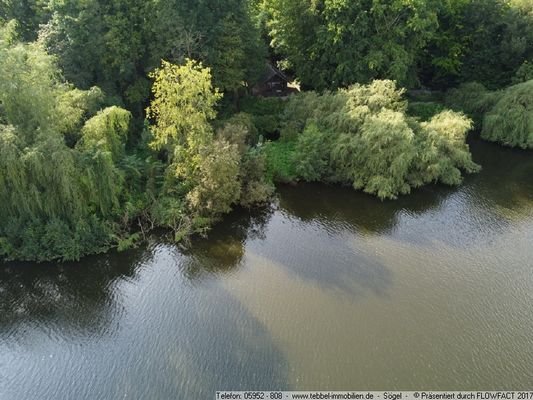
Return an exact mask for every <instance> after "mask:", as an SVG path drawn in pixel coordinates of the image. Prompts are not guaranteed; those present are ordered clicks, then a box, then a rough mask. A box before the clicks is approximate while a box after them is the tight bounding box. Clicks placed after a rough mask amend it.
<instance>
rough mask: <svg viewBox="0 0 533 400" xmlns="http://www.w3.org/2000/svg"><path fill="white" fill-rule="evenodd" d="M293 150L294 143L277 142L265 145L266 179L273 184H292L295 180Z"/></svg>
mask: <svg viewBox="0 0 533 400" xmlns="http://www.w3.org/2000/svg"><path fill="white" fill-rule="evenodd" d="M294 149H295V143H294V142H288V141H278V142H267V143H266V144H265V146H264V151H265V157H266V165H267V166H266V177H267V179H269V180H270V181H273V182H293V181H295V180H296V179H297V173H296V166H295V161H294Z"/></svg>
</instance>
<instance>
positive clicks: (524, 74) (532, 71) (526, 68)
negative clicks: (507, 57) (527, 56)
mask: <svg viewBox="0 0 533 400" xmlns="http://www.w3.org/2000/svg"><path fill="white" fill-rule="evenodd" d="M532 79H533V62H527V61H524V63H523V64H522V65H521V66H520V68H518V70H517V71H516V73H515V76H514V77H513V83H514V84H515V85H516V84H518V83H522V82H527V81H530V80H532Z"/></svg>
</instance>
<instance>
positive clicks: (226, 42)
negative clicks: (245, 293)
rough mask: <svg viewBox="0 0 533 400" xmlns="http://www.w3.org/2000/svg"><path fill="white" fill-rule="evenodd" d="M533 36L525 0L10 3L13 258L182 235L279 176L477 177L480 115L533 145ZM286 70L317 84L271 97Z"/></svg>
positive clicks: (392, 186)
mask: <svg viewBox="0 0 533 400" xmlns="http://www.w3.org/2000/svg"><path fill="white" fill-rule="evenodd" d="M532 43H533V6H532V5H531V3H530V2H529V1H523V0H488V1H487V0H483V1H481V0H453V1H449V2H434V1H432V0H417V1H405V0H372V1H367V2H362V1H348V0H341V1H336V2H323V1H318V2H309V1H305V0H283V1H281V0H224V1H220V0H217V1H214V0H213V1H211V0H209V1H205V2H197V1H188V0H165V1H160V0H158V1H156V0H150V1H139V0H113V1H111V2H109V1H101V0H89V1H79V0H64V1H47V0H28V1H24V2H12V1H2V0H0V202H1V206H0V220H1V224H0V258H4V259H7V260H30V261H46V260H54V259H60V260H73V259H79V258H80V257H83V256H85V255H88V254H93V253H98V252H102V251H106V250H107V249H109V248H112V247H116V248H118V249H119V250H122V249H126V248H128V247H131V246H135V245H136V244H137V243H139V242H140V241H142V240H143V239H144V238H146V235H147V234H148V232H150V231H151V230H153V229H155V228H158V227H161V228H167V229H169V230H170V231H172V232H173V234H174V238H175V239H176V240H177V241H181V240H184V239H185V238H187V237H188V236H189V235H190V234H194V233H200V234H204V233H206V232H207V231H208V229H209V227H210V226H212V225H213V224H214V223H215V222H216V221H218V220H220V218H221V217H222V216H223V215H224V214H226V213H227V212H229V211H230V210H231V209H232V208H234V207H236V206H243V207H253V206H255V205H257V204H262V203H265V202H266V201H268V200H269V198H270V197H271V196H272V194H273V192H274V184H275V183H278V182H297V181H320V182H326V183H334V184H342V185H349V186H352V187H353V188H354V189H358V190H364V191H365V192H367V193H369V194H371V195H376V196H377V197H379V198H380V199H394V198H396V197H398V196H399V195H403V194H407V193H409V192H410V191H411V190H412V189H414V188H417V187H420V186H422V185H426V184H431V183H443V184H447V185H457V184H460V183H461V181H462V179H463V176H464V175H465V174H467V173H474V172H477V171H479V169H480V166H479V165H476V164H475V163H474V162H473V161H472V157H471V154H470V151H469V147H468V145H467V142H466V140H467V135H468V133H469V131H471V130H472V128H473V127H475V129H476V130H479V131H480V132H481V137H482V138H484V139H486V140H490V141H494V142H498V143H500V144H503V145H506V146H513V147H520V148H523V149H532V148H533V98H532V93H533V86H532V83H533V81H532V80H531V79H532V78H533V75H532V71H533V69H532V67H531V66H532V65H533V45H532ZM267 64H270V65H274V66H277V67H279V68H281V69H283V70H284V71H285V74H283V75H282V76H283V79H285V78H286V76H291V77H293V78H294V79H295V80H296V81H297V82H298V83H299V87H301V89H302V93H299V94H294V95H291V96H290V97H289V98H288V99H281V98H277V97H270V98H263V97H257V96H255V97H254V96H251V94H252V93H253V92H254V87H255V85H257V84H262V83H263V79H264V76H265V67H266V65H267ZM269 71H272V69H270V70H269ZM297 86H298V85H297ZM405 88H406V89H408V90H407V93H406V89H405ZM452 110H453V111H452Z"/></svg>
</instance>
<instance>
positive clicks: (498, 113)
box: [481, 80, 533, 149]
mask: <svg viewBox="0 0 533 400" xmlns="http://www.w3.org/2000/svg"><path fill="white" fill-rule="evenodd" d="M481 137H482V138H483V139H486V140H490V141H491V142H498V143H501V144H503V145H505V146H511V147H520V148H523V149H533V80H530V81H527V82H524V83H520V84H518V85H515V86H511V87H509V88H507V89H505V90H504V91H503V93H502V94H501V96H500V99H499V100H498V101H497V102H496V104H495V105H494V107H492V108H491V109H490V110H489V111H488V112H487V113H486V114H485V117H484V118H483V129H482V130H481Z"/></svg>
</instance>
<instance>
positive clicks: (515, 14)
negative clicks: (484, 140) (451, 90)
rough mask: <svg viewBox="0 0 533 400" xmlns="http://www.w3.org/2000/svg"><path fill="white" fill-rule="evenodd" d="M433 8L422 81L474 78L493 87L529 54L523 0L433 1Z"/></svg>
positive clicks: (529, 28)
mask: <svg viewBox="0 0 533 400" xmlns="http://www.w3.org/2000/svg"><path fill="white" fill-rule="evenodd" d="M435 10H436V11H437V14H438V20H439V29H438V31H437V32H436V34H435V35H433V36H432V37H431V38H430V41H429V43H428V45H427V47H426V49H425V52H424V56H423V59H422V60H421V61H420V63H419V65H420V66H419V77H420V79H421V81H422V82H423V83H424V84H426V85H430V86H433V87H444V88H446V87H450V86H455V85H457V84H459V83H464V82H471V81H478V82H481V83H482V84H483V85H485V86H487V87H489V88H493V89H494V88H501V87H505V86H507V85H508V84H510V83H511V80H512V78H513V76H514V75H515V72H516V71H517V69H519V67H520V65H522V63H523V62H524V61H525V60H531V59H532V57H533V46H532V43H533V13H532V12H531V2H530V1H528V0H524V1H523V0H514V1H507V0H451V1H442V2H438V3H436V4H435ZM517 83H518V82H517Z"/></svg>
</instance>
